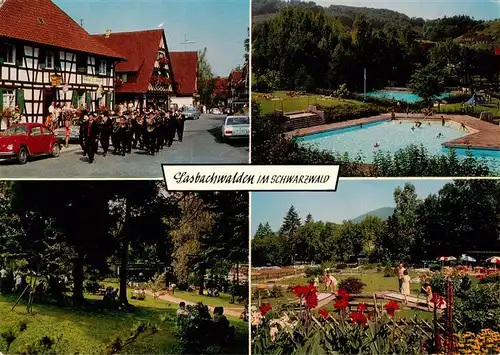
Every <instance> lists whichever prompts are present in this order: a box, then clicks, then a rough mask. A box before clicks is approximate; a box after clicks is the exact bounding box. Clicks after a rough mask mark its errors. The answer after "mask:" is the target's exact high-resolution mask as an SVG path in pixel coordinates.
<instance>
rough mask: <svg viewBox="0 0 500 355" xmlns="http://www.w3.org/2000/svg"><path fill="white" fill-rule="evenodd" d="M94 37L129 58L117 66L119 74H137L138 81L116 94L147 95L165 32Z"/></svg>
mask: <svg viewBox="0 0 500 355" xmlns="http://www.w3.org/2000/svg"><path fill="white" fill-rule="evenodd" d="M93 37H94V38H96V39H98V40H99V41H100V43H102V44H104V45H106V46H107V47H109V48H111V49H112V50H114V51H116V52H118V53H121V54H122V55H123V56H124V57H126V58H127V61H126V62H122V63H118V64H117V65H116V69H115V70H116V72H117V73H127V72H136V73H137V80H136V81H135V82H134V83H123V85H122V86H120V87H118V88H116V92H117V93H120V92H121V93H146V92H147V91H148V87H149V83H150V80H151V75H152V73H153V69H154V66H155V62H156V55H157V53H158V47H159V45H160V42H161V39H162V37H163V30H162V29H155V30H146V31H134V32H117V33H111V34H110V35H109V37H107V38H106V36H105V35H103V34H102V35H93ZM167 55H168V53H167ZM174 77H175V75H174Z"/></svg>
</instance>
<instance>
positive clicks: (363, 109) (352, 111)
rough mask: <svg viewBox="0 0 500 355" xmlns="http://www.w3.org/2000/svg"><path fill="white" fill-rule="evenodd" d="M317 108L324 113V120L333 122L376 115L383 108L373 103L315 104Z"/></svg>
mask: <svg viewBox="0 0 500 355" xmlns="http://www.w3.org/2000/svg"><path fill="white" fill-rule="evenodd" d="M317 108H318V110H321V111H323V112H324V114H325V122H326V123H327V124H329V123H335V122H343V121H348V120H354V119H358V118H364V117H371V116H378V115H380V113H381V112H383V111H384V110H383V109H381V108H379V107H376V106H373V105H365V106H355V105H342V106H328V107H323V106H321V105H317Z"/></svg>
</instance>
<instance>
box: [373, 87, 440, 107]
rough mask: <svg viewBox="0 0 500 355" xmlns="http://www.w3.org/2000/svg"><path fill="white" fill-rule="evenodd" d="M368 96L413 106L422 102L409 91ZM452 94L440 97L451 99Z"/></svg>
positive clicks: (378, 92)
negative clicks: (403, 102)
mask: <svg viewBox="0 0 500 355" xmlns="http://www.w3.org/2000/svg"><path fill="white" fill-rule="evenodd" d="M366 96H371V97H376V98H379V99H389V100H392V99H394V100H395V101H405V102H407V103H410V104H413V103H415V102H418V101H420V100H421V99H420V96H418V95H415V94H413V93H411V92H408V91H383V90H382V91H373V92H367V93H366ZM449 96H450V94H443V95H441V96H440V98H441V99H445V98H447V97H449Z"/></svg>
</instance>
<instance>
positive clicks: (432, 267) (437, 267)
mask: <svg viewBox="0 0 500 355" xmlns="http://www.w3.org/2000/svg"><path fill="white" fill-rule="evenodd" d="M442 268H443V267H442V266H441V265H440V264H432V265H429V270H431V271H441V269H442Z"/></svg>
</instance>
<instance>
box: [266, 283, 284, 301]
mask: <svg viewBox="0 0 500 355" xmlns="http://www.w3.org/2000/svg"><path fill="white" fill-rule="evenodd" d="M283 295H284V292H283V287H281V286H280V285H274V286H273V287H272V288H271V289H270V290H269V296H270V297H272V298H280V297H283Z"/></svg>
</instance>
